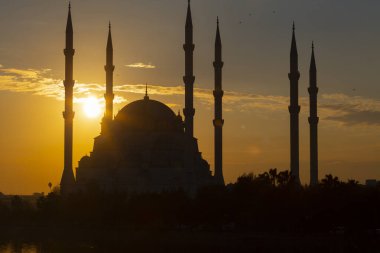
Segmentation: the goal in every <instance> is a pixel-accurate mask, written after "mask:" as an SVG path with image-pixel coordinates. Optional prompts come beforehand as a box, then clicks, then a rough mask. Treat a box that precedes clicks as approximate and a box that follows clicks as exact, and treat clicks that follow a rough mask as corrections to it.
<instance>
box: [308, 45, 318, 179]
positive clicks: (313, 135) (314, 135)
mask: <svg viewBox="0 0 380 253" xmlns="http://www.w3.org/2000/svg"><path fill="white" fill-rule="evenodd" d="M309 78H310V86H309V89H308V91H309V98H310V117H309V124H310V186H315V185H317V184H318V122H319V117H318V114H317V95H318V87H317V67H316V64H315V57H314V43H313V44H312V52H311V62H310V71H309Z"/></svg>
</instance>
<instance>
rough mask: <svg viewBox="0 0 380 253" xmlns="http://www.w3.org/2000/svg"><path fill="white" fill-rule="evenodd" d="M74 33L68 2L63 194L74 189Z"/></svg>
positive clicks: (65, 51)
mask: <svg viewBox="0 0 380 253" xmlns="http://www.w3.org/2000/svg"><path fill="white" fill-rule="evenodd" d="M73 42H74V35H73V24H72V21H71V6H70V4H69V14H68V17H67V25H66V48H65V50H64V53H65V81H64V86H65V111H64V112H63V118H64V119H65V130H64V131H65V137H64V138H65V140H64V143H65V144H64V145H65V147H64V168H63V174H62V178H61V191H62V193H63V194H66V193H70V192H72V191H73V190H74V189H75V178H74V173H73V119H74V111H73V89H74V80H73V58H74V53H75V50H74V47H73Z"/></svg>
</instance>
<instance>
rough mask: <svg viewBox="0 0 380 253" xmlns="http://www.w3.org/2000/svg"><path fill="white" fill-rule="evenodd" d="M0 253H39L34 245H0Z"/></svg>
mask: <svg viewBox="0 0 380 253" xmlns="http://www.w3.org/2000/svg"><path fill="white" fill-rule="evenodd" d="M0 253H41V251H39V250H38V249H37V247H36V246H35V245H30V244H24V243H23V244H19V243H8V244H5V245H0Z"/></svg>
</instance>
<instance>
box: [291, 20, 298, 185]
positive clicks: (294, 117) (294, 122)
mask: <svg viewBox="0 0 380 253" xmlns="http://www.w3.org/2000/svg"><path fill="white" fill-rule="evenodd" d="M294 30H295V26H294V23H293V35H292V45H291V50H290V73H289V75H288V76H289V80H290V106H289V113H290V172H291V174H292V176H293V177H294V179H295V180H296V181H297V182H300V176H299V113H300V110H301V107H300V106H299V104H298V80H299V78H300V72H299V71H298V52H297V44H296V36H295V31H294Z"/></svg>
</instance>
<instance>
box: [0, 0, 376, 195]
mask: <svg viewBox="0 0 380 253" xmlns="http://www.w3.org/2000/svg"><path fill="white" fill-rule="evenodd" d="M0 4H1V8H0V31H1V38H0V115H1V125H0V192H3V193H12V194H30V193H33V192H47V191H49V188H48V183H49V182H52V183H53V185H58V184H59V182H60V178H61V175H62V170H63V147H64V145H63V140H64V139H63V133H64V131H63V127H64V121H63V117H62V112H63V111H64V100H63V99H64V87H63V79H64V78H65V77H64V70H65V64H64V54H63V49H64V47H65V26H66V18H67V7H68V1H62V0H49V1H46V0H12V1H9V0H0ZM71 4H72V18H73V28H74V48H75V55H74V79H75V80H76V81H75V87H74V111H75V118H74V144H73V161H74V164H73V166H74V168H76V167H77V166H78V161H79V160H80V158H81V157H83V156H84V155H86V154H89V153H90V152H91V151H92V147H93V142H94V138H95V137H97V136H98V135H99V133H100V127H101V125H100V123H101V118H102V116H103V114H104V93H105V71H104V65H105V64H106V62H105V54H106V51H105V48H106V42H107V32H108V22H109V20H111V23H112V36H113V47H114V64H115V66H116V68H115V72H114V93H115V99H114V103H115V109H114V113H115V114H117V112H118V111H119V110H120V109H121V108H123V107H124V106H125V105H127V104H128V103H130V102H133V101H135V100H139V99H142V98H143V97H144V95H145V84H146V83H148V84H149V88H148V93H149V97H150V98H151V99H154V100H159V101H161V102H163V103H165V104H166V105H168V106H169V107H170V108H171V109H172V110H173V111H174V112H175V113H176V114H177V112H178V111H181V113H182V110H183V108H184V84H183V79H182V78H183V75H184V68H185V65H184V64H185V63H184V51H183V43H184V34H185V32H184V27H185V15H186V7H187V0H160V1H157V0H138V1H136V0H128V1H126V0H107V1H105V0H73V1H71ZM379 9H380V1H373V0H361V1H357V0H336V1H331V0H330V1H329V0H294V1H284V0H234V1H231V0H207V1H204V0H192V13H193V21H194V43H195V51H194V75H195V88H194V104H195V105H194V107H195V110H196V112H195V118H194V122H195V123H194V124H195V136H196V138H197V139H198V143H199V149H200V151H201V152H202V156H203V157H204V158H205V159H206V160H207V161H208V162H209V163H210V165H211V169H212V170H213V168H214V148H213V145H214V132H213V131H214V128H213V123H212V120H213V117H214V107H213V106H214V97H213V93H212V90H213V88H214V69H213V65H212V62H213V60H214V59H213V57H214V40H215V29H216V17H217V16H219V18H220V29H221V37H222V43H223V61H224V63H225V64H224V68H223V89H224V90H225V96H224V98H223V110H224V115H223V117H224V120H225V125H224V132H223V137H224V139H223V145H224V168H223V169H224V177H225V180H226V183H229V182H233V181H235V180H236V178H237V177H238V176H240V175H242V174H243V173H250V172H253V173H256V174H257V173H260V172H263V171H267V170H268V169H269V168H278V169H280V170H284V169H289V167H290V151H289V145H290V144H289V141H290V137H289V134H290V129H289V111H288V105H289V80H288V72H289V52H290V43H291V26H292V22H293V21H295V24H296V36H297V44H298V54H299V64H300V74H301V78H300V82H299V95H300V105H301V112H300V176H301V181H302V183H303V184H307V183H308V182H309V124H308V119H307V118H308V113H309V101H308V96H309V95H308V92H307V87H308V85H309V84H308V75H309V64H310V56H311V43H312V41H314V43H315V54H316V62H317V68H318V87H319V94H318V103H319V104H318V106H319V108H318V110H319V117H320V122H319V168H320V170H319V174H320V177H323V176H324V175H325V174H328V173H331V174H334V175H336V176H338V177H339V178H341V179H350V178H354V179H356V180H359V181H360V182H364V181H365V180H366V179H372V178H373V179H380V156H379V153H380V77H379V74H378V72H379V71H378V69H379V67H380V57H379V56H380V48H379V46H378V45H379V44H380V31H379V29H378V24H379V23H380V16H379V15H378V12H379ZM363 13H365V15H364V14H363Z"/></svg>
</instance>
